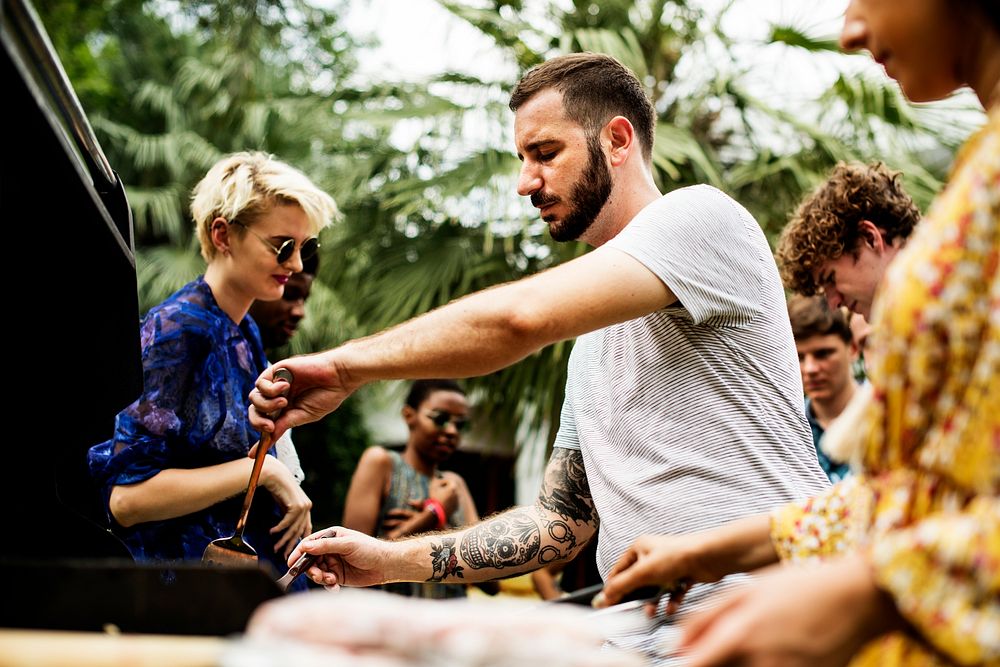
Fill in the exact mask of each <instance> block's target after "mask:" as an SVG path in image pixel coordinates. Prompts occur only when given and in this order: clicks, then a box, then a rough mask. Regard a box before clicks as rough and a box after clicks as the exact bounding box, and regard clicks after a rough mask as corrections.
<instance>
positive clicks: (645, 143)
mask: <svg viewBox="0 0 1000 667" xmlns="http://www.w3.org/2000/svg"><path fill="white" fill-rule="evenodd" d="M549 88H555V89H556V90H558V91H559V92H560V93H562V96H563V108H564V109H565V111H566V115H567V116H568V117H569V118H571V119H572V120H573V121H575V122H577V123H579V124H580V125H581V126H583V128H584V129H586V130H587V131H588V132H590V133H591V134H594V133H597V132H598V131H600V129H601V128H602V127H604V125H605V124H606V123H607V122H608V121H609V120H611V119H612V118H614V117H615V116H624V117H625V118H627V119H628V120H629V122H630V123H632V127H634V128H635V131H636V133H637V134H638V135H639V143H640V146H641V147H642V156H643V157H644V158H645V159H646V161H647V162H649V161H650V160H652V156H653V135H654V133H655V131H656V111H655V110H654V109H653V103H652V102H650V101H649V97H648V96H647V95H646V91H645V90H644V89H643V87H642V83H641V82H640V81H639V79H638V78H637V77H636V75H635V74H633V73H632V70H630V69H629V68H627V67H625V65H622V64H621V63H620V62H618V61H617V60H615V59H614V58H612V57H611V56H606V55H603V54H600V53H571V54H569V55H565V56H558V57H556V58H552V59H551V60H547V61H545V62H544V63H542V64H541V65H538V66H536V67H533V68H531V69H530V70H528V72H527V73H526V74H525V75H524V76H523V77H521V80H520V81H518V82H517V86H515V87H514V92H513V93H512V94H511V96H510V105H509V106H510V110H511V111H517V110H518V109H519V108H520V107H521V105H523V104H524V103H525V102H527V101H528V100H529V99H531V98H532V97H534V96H535V95H537V94H538V93H540V92H542V91H543V90H548V89H549Z"/></svg>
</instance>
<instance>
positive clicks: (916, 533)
mask: <svg viewBox="0 0 1000 667" xmlns="http://www.w3.org/2000/svg"><path fill="white" fill-rule="evenodd" d="M871 559H872V564H873V566H874V569H875V577H876V581H877V582H878V584H879V586H880V587H881V588H882V589H883V590H885V591H887V592H888V593H889V594H890V595H892V597H893V598H894V599H895V601H896V607H897V608H898V609H899V611H900V613H901V614H903V616H904V617H905V618H906V619H907V620H908V621H909V622H910V623H911V624H912V625H913V626H914V627H915V628H917V629H918V630H919V632H920V634H921V636H922V637H923V638H924V639H925V641H927V642H929V643H931V644H933V645H934V646H935V647H936V648H937V649H938V650H940V651H942V652H943V653H945V654H946V655H948V656H950V657H951V658H953V659H954V660H956V661H957V662H958V663H960V664H964V665H972V664H977V665H978V664H997V661H1000V500H997V498H996V497H989V496H981V497H979V498H976V499H975V500H974V501H972V503H971V504H969V505H968V506H967V507H966V508H965V509H964V510H963V511H961V512H951V513H944V512H942V513H938V514H933V515H930V516H928V517H926V518H924V519H923V520H921V521H919V522H917V523H915V524H913V525H912V526H910V527H908V528H906V529H902V530H895V531H892V532H891V533H889V534H887V535H885V536H883V537H882V538H881V539H879V540H878V541H876V542H875V543H874V545H873V546H872V549H871Z"/></svg>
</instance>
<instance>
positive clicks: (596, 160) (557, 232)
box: [531, 134, 611, 241]
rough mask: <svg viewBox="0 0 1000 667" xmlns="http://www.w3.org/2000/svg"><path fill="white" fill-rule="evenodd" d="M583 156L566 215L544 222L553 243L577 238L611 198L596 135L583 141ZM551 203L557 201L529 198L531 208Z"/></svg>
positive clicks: (606, 169) (535, 195)
mask: <svg viewBox="0 0 1000 667" xmlns="http://www.w3.org/2000/svg"><path fill="white" fill-rule="evenodd" d="M587 154H588V159H587V168H586V170H585V171H584V172H583V175H582V176H581V177H580V180H579V181H577V183H576V184H575V185H574V186H573V189H572V190H571V191H570V194H569V199H568V200H567V203H568V204H569V213H567V214H566V217H565V218H563V219H562V220H558V221H554V222H549V221H548V220H546V222H548V223H549V234H551V235H552V239H553V240H555V241H575V240H577V239H578V238H580V236H581V235H583V233H584V232H585V231H587V230H588V229H589V228H590V226H591V225H592V224H593V223H594V220H596V219H597V216H598V214H600V212H601V210H602V209H603V208H604V205H605V204H607V202H608V198H609V197H610V196H611V171H610V170H609V169H608V165H607V162H605V160H604V153H603V152H602V151H601V144H600V140H599V139H598V137H597V135H596V134H595V135H594V136H591V137H588V138H587ZM555 201H558V198H557V197H552V198H546V197H543V196H541V195H540V194H539V193H536V194H534V195H532V196H531V203H532V204H534V205H535V206H539V205H542V206H544V205H545V204H547V203H552V202H555ZM543 220H544V218H543Z"/></svg>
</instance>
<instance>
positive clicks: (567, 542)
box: [538, 520, 576, 565]
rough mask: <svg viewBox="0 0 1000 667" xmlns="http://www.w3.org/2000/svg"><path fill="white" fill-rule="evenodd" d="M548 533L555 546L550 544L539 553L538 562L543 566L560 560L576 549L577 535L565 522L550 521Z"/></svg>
mask: <svg viewBox="0 0 1000 667" xmlns="http://www.w3.org/2000/svg"><path fill="white" fill-rule="evenodd" d="M548 533H549V537H550V538H552V540H553V541H554V542H555V544H548V545H546V546H545V547H543V548H542V550H541V551H540V552H539V554H538V562H539V563H542V564H543V565H544V564H546V563H551V562H553V561H557V560H560V559H562V558H564V557H566V556H567V555H569V554H570V553H572V552H573V551H574V550H575V549H576V534H575V533H574V532H573V527H572V526H570V525H569V524H568V523H566V522H565V521H559V520H556V521H550V522H549V524H548Z"/></svg>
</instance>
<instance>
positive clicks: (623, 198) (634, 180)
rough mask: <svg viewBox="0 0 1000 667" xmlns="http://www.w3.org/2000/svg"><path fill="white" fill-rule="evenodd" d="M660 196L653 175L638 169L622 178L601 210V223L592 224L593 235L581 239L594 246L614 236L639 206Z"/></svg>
mask: <svg viewBox="0 0 1000 667" xmlns="http://www.w3.org/2000/svg"><path fill="white" fill-rule="evenodd" d="M662 196H663V195H662V194H660V191H659V189H657V187H656V184H655V183H654V182H653V175H652V174H651V173H650V172H649V171H648V170H647V169H641V170H639V173H638V174H635V173H634V174H632V175H631V177H629V178H626V179H622V181H621V182H619V183H618V184H617V185H616V187H615V189H614V190H613V191H612V193H611V197H610V198H609V199H608V203H607V204H605V207H604V211H602V214H603V215H602V217H603V218H604V224H600V225H598V224H595V225H593V227H594V228H597V229H594V232H595V236H594V237H592V238H585V239H584V240H585V241H587V243H589V244H590V245H592V246H594V247H595V248H598V247H600V246H602V245H604V244H605V243H607V242H608V241H610V240H611V239H613V238H614V237H616V236H618V234H619V233H620V232H621V231H622V230H623V229H625V227H627V226H628V223H630V222H632V219H633V218H635V216H637V215H639V212H640V211H641V210H642V209H644V208H646V207H647V206H649V205H650V204H651V203H652V202H654V201H656V200H657V199H659V198H660V197H662Z"/></svg>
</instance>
